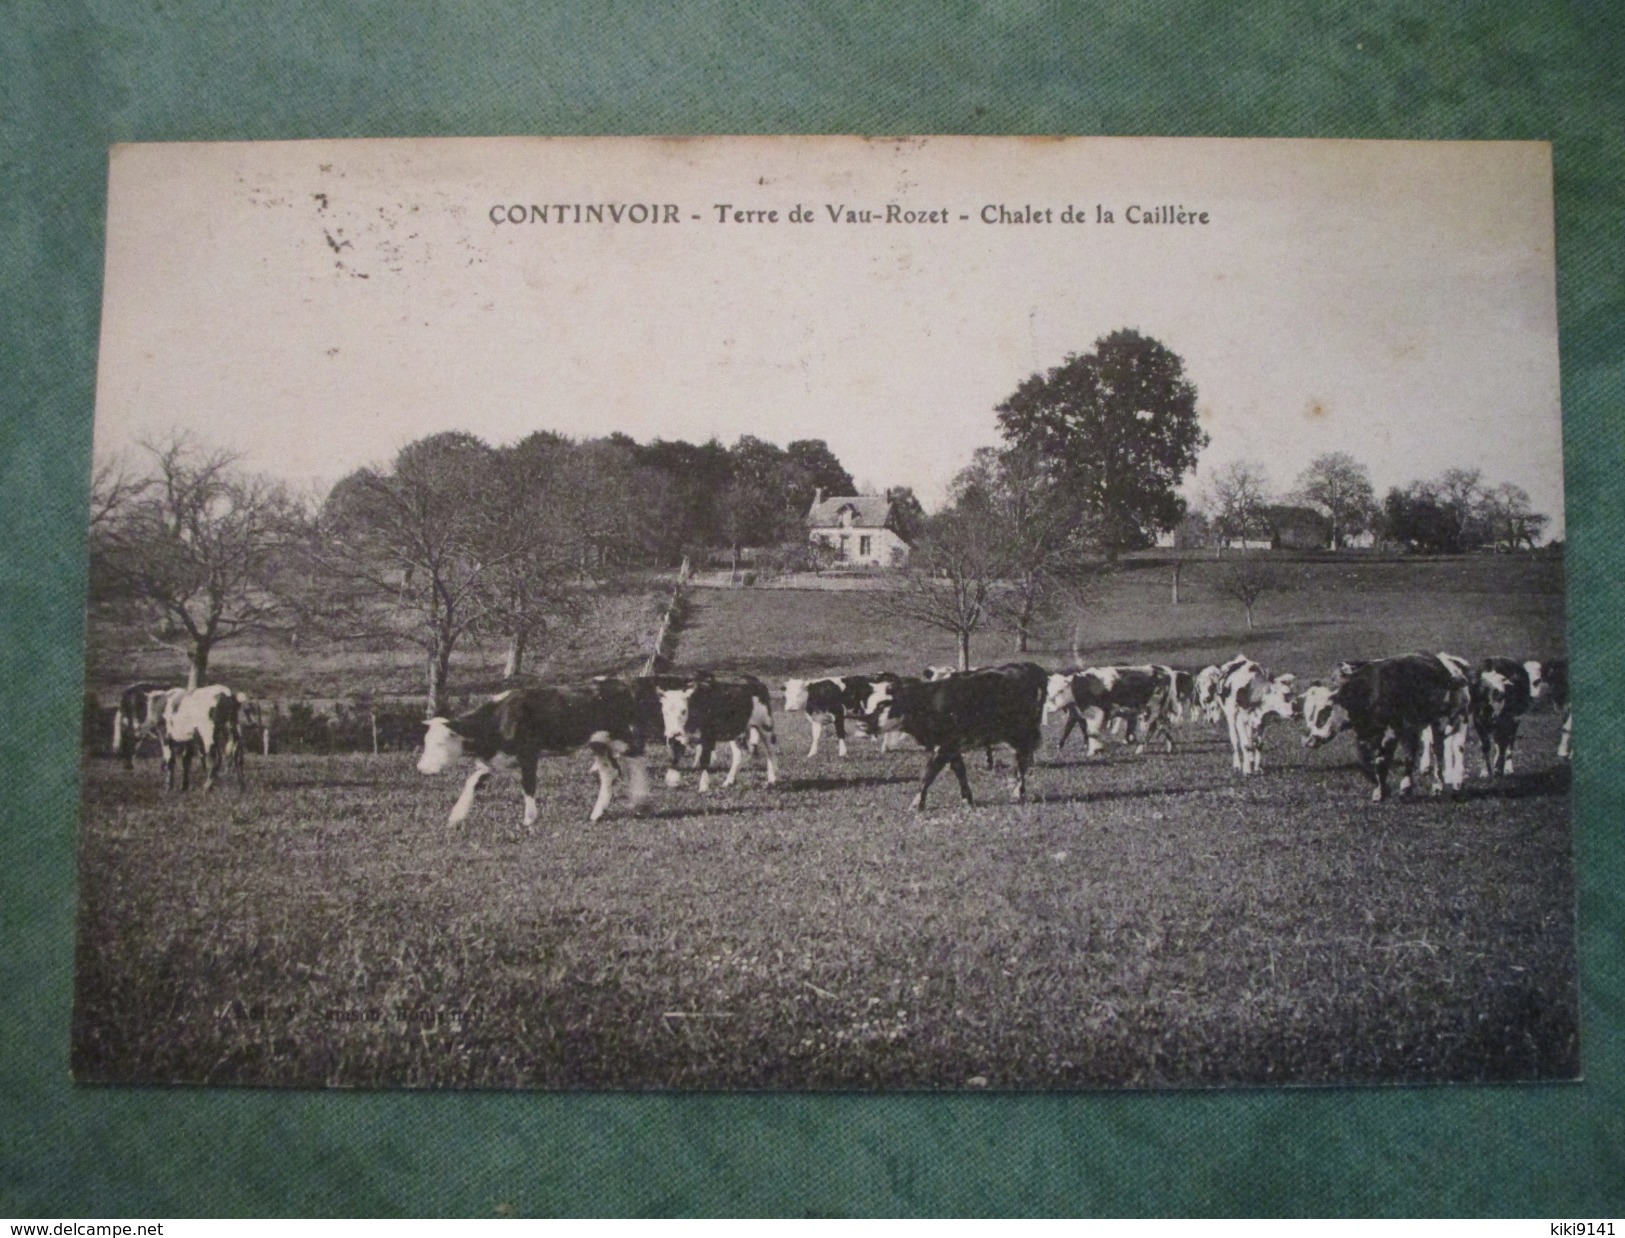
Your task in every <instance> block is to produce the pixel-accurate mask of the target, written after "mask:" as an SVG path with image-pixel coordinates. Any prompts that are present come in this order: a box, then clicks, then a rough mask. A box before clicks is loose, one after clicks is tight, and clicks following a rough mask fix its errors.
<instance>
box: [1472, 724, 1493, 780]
mask: <svg viewBox="0 0 1625 1238" xmlns="http://www.w3.org/2000/svg"><path fill="white" fill-rule="evenodd" d="M1474 726H1475V727H1476V728H1477V730H1478V746H1479V748H1480V750H1481V751H1482V753H1483V756H1484V777H1486V778H1494V777H1495V761H1494V749H1495V738H1494V736H1493V735H1492V734H1491V733H1490V731H1491V727H1490V724H1489V723H1474Z"/></svg>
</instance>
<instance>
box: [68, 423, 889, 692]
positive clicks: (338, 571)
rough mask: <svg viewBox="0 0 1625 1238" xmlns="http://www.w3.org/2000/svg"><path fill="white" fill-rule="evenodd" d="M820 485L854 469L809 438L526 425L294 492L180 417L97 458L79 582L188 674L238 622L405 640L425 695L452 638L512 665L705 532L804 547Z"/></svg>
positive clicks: (449, 441) (518, 669) (697, 545)
mask: <svg viewBox="0 0 1625 1238" xmlns="http://www.w3.org/2000/svg"><path fill="white" fill-rule="evenodd" d="M820 489H823V490H826V491H828V492H831V493H836V494H845V493H852V492H853V491H854V490H855V489H856V485H855V483H854V482H853V479H852V477H851V474H849V473H848V472H847V470H846V469H845V468H844V467H843V466H842V464H841V462H840V461H839V460H838V459H837V458H836V457H835V455H834V453H833V452H831V451H830V449H829V447H828V445H827V444H826V443H825V442H824V441H823V440H820V439H806V440H800V441H797V442H792V443H790V444H789V445H788V446H787V447H779V446H778V445H776V444H774V443H770V442H767V441H765V440H763V439H759V438H755V437H752V436H749V435H746V436H742V437H741V438H740V439H738V440H737V441H736V442H735V443H734V444H733V445H732V446H726V447H725V446H724V445H723V444H721V443H720V442H717V441H716V440H712V441H710V442H706V443H701V444H694V443H688V442H683V441H681V440H660V439H657V440H655V441H653V442H650V443H637V442H635V441H634V440H632V439H631V438H629V437H628V436H626V435H623V434H612V435H609V436H607V437H604V438H596V439H586V440H573V439H569V438H566V437H565V436H563V435H559V434H555V433H552V432H549V431H539V432H537V433H534V434H531V435H528V436H527V437H525V438H523V439H521V440H519V441H518V442H517V443H514V444H512V445H511V446H505V447H493V446H491V445H489V444H487V443H485V442H483V441H482V440H480V439H479V438H477V437H475V436H474V435H471V434H467V433H463V432H460V431H448V432H445V433H440V434H434V435H430V436H428V437H426V438H423V439H419V440H417V441H416V442H413V443H410V444H408V445H407V446H406V447H404V448H402V449H401V450H400V451H399V452H397V453H396V455H395V457H394V459H393V460H392V461H390V463H389V464H388V465H387V466H380V467H372V468H362V469H358V470H356V471H355V472H353V473H350V474H349V475H347V476H346V477H344V478H343V479H341V480H340V481H339V482H338V483H337V484H336V485H335V486H333V488H332V489H331V490H330V491H329V492H328V493H327V494H325V495H322V496H299V495H295V494H293V493H292V492H290V491H289V490H288V488H287V487H286V486H284V485H282V484H280V483H278V482H275V481H273V480H271V479H268V478H265V477H261V476H256V475H254V474H251V473H249V472H247V471H246V470H244V469H243V468H242V467H241V466H240V461H239V459H238V458H237V457H236V456H234V455H233V454H231V453H229V452H224V451H218V450H212V449H210V448H208V447H207V446H205V445H204V444H201V443H199V442H197V441H195V440H194V439H191V438H188V437H186V436H183V435H177V436H174V437H172V438H171V439H169V440H168V441H165V442H161V443H150V444H146V445H144V446H143V448H142V449H141V452H140V455H139V456H138V457H137V458H134V459H127V460H119V461H104V462H102V463H101V464H100V465H99V467H98V468H97V470H96V474H95V477H94V479H93V485H92V506H91V545H90V551H91V595H90V600H91V605H92V607H93V609H94V611H95V612H96V613H99V614H103V615H105V616H107V617H109V618H115V619H120V620H123V621H125V622H129V623H134V624H136V625H138V626H139V627H140V628H141V629H142V630H144V632H145V634H146V637H147V639H149V640H151V641H153V642H154V643H156V644H158V645H161V646H164V647H167V648H171V649H174V650H175V651H176V652H177V653H179V654H182V655H184V656H185V658H186V660H187V665H188V682H189V683H190V684H192V685H193V686H196V685H197V684H200V683H203V682H206V681H207V675H208V666H209V659H210V656H211V654H212V653H213V651H214V649H215V648H216V647H217V646H218V645H220V644H222V643H224V642H227V641H230V640H232V639H234V638H237V637H241V636H243V635H246V634H250V633H253V634H259V635H262V636H280V637H282V638H285V639H287V640H288V641H290V642H292V643H294V644H298V643H299V642H301V641H307V642H308V641H311V640H319V641H330V642H340V643H347V644H351V645H357V646H362V647H409V648H416V649H417V650H418V651H419V652H420V653H421V654H422V656H423V659H424V668H425V683H426V687H427V690H428V695H429V699H430V707H431V709H433V710H439V709H441V708H443V707H444V704H445V700H446V697H447V691H448V680H449V676H450V667H451V659H452V654H453V652H454V651H455V650H456V649H457V648H458V647H459V645H460V644H462V643H463V642H464V641H466V640H467V639H469V638H471V637H477V638H480V639H482V640H487V641H501V642H502V644H503V646H504V648H505V651H506V653H505V658H504V666H503V673H504V675H505V676H508V677H511V676H515V675H518V674H521V673H522V672H523V670H524V667H525V666H526V664H527V660H528V659H530V658H531V657H532V656H533V655H534V654H536V653H538V652H540V651H544V650H546V649H547V648H548V647H549V646H550V644H552V643H553V642H554V641H555V640H556V638H558V637H559V636H560V634H561V632H562V631H563V630H565V629H568V628H569V627H570V626H571V625H573V624H578V623H580V622H583V621H584V619H585V617H586V616H587V614H588V612H589V611H590V610H591V607H592V604H593V602H594V599H595V598H596V597H598V596H600V595H601V594H602V592H603V591H604V590H606V589H613V588H615V587H616V586H617V585H618V584H620V583H623V582H625V581H627V580H628V579H630V578H633V577H635V576H636V574H637V573H639V572H642V571H647V570H648V569H650V568H656V567H671V566H675V565H676V564H677V563H679V562H680V561H681V560H682V559H683V558H684V556H685V555H688V556H695V557H698V556H701V555H702V554H704V553H708V552H709V551H710V550H711V549H713V548H716V547H726V548H731V549H732V550H733V551H734V552H735V554H737V553H738V552H739V551H740V550H742V549H743V548H745V547H763V546H777V545H785V544H788V545H790V546H795V547H801V548H804V547H805V545H806V540H807V538H806V531H805V517H806V513H807V511H808V509H809V507H810V506H811V504H812V501H813V498H814V496H815V494H816V493H817V492H818V491H819V490H820ZM894 493H895V495H896V497H897V498H898V499H899V501H900V502H901V503H902V505H903V506H905V507H911V508H912V510H914V511H915V512H918V509H919V505H918V502H917V501H914V500H913V496H912V494H911V493H909V492H907V491H906V490H899V491H897V492H894Z"/></svg>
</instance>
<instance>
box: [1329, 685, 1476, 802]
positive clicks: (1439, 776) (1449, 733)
mask: <svg viewBox="0 0 1625 1238" xmlns="http://www.w3.org/2000/svg"><path fill="white" fill-rule="evenodd" d="M1415 656H1416V657H1421V658H1426V657H1430V656H1431V657H1436V658H1437V659H1438V660H1439V664H1440V665H1441V666H1443V667H1444V669H1445V671H1446V672H1447V673H1448V674H1449V675H1450V676H1451V678H1452V679H1453V680H1454V681H1455V685H1456V687H1455V691H1454V693H1453V694H1452V695H1451V698H1450V700H1451V702H1452V707H1453V708H1452V712H1450V713H1448V714H1447V715H1446V716H1444V717H1442V718H1440V719H1439V723H1438V728H1437V729H1438V731H1439V732H1440V745H1439V749H1438V752H1437V753H1436V752H1435V748H1434V742H1433V739H1434V730H1435V728H1434V727H1433V726H1427V727H1424V728H1423V729H1422V730H1421V732H1420V737H1419V743H1418V749H1417V755H1416V775H1417V777H1420V776H1421V775H1422V774H1423V773H1430V774H1431V775H1432V776H1433V791H1434V794H1438V792H1439V791H1441V790H1443V789H1444V788H1445V787H1447V786H1448V787H1450V788H1451V789H1452V790H1460V788H1461V786H1462V784H1463V783H1464V782H1465V781H1466V777H1467V755H1466V748H1467V726H1468V722H1469V720H1470V719H1469V717H1468V714H1467V712H1465V711H1464V709H1463V702H1464V701H1465V702H1470V701H1471V698H1472V687H1471V671H1470V668H1469V667H1468V664H1467V660H1466V659H1465V658H1460V657H1457V656H1456V655H1455V654H1452V653H1439V654H1432V655H1430V654H1427V653H1418V654H1416V655H1415ZM1366 665H1368V663H1367V662H1365V661H1357V662H1343V663H1341V664H1340V665H1339V666H1338V668H1337V671H1336V673H1335V674H1334V675H1333V676H1332V681H1331V683H1329V684H1323V683H1318V682H1317V683H1312V684H1310V685H1309V686H1308V687H1307V688H1305V689H1304V691H1303V699H1302V702H1301V707H1302V711H1303V719H1304V725H1305V731H1306V733H1305V735H1304V739H1303V745H1304V747H1305V748H1319V747H1320V746H1321V745H1322V744H1326V743H1330V742H1331V740H1333V739H1334V738H1336V737H1337V736H1338V735H1340V734H1341V733H1342V732H1344V731H1346V730H1349V729H1350V728H1351V722H1350V718H1349V714H1348V711H1347V710H1346V709H1344V708H1343V706H1342V705H1341V704H1340V703H1339V702H1338V700H1337V699H1336V694H1337V690H1338V689H1339V688H1341V687H1342V686H1343V685H1344V684H1345V683H1347V682H1348V681H1349V679H1350V678H1352V677H1353V675H1354V674H1355V673H1356V672H1357V671H1358V670H1359V669H1360V668H1361V667H1362V666H1366ZM1436 756H1437V758H1438V759H1437V760H1436V759H1435V757H1436ZM1411 787H1412V777H1411V773H1410V771H1407V772H1406V773H1405V774H1404V775H1403V776H1402V777H1401V778H1400V783H1399V791H1400V794H1402V795H1403V794H1404V793H1405V792H1407V791H1409V790H1410V789H1411Z"/></svg>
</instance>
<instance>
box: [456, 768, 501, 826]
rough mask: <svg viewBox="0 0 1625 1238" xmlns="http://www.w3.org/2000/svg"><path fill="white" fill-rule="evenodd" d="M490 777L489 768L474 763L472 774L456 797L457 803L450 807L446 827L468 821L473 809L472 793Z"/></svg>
mask: <svg viewBox="0 0 1625 1238" xmlns="http://www.w3.org/2000/svg"><path fill="white" fill-rule="evenodd" d="M490 776H491V767H490V766H489V765H487V764H486V763H485V762H484V761H475V762H474V772H473V773H472V774H470V775H469V776H468V781H467V782H465V783H463V793H462V794H461V795H459V796H458V797H457V802H456V803H455V804H453V805H452V806H451V816H449V817H447V818H446V824H447V825H461V824H462V823H463V822H464V821H466V820H467V819H468V811H469V809H471V808H473V807H474V792H476V791H478V790H479V789H480V783H482V782H484V781H485V780H486V779H487V778H489V777H490Z"/></svg>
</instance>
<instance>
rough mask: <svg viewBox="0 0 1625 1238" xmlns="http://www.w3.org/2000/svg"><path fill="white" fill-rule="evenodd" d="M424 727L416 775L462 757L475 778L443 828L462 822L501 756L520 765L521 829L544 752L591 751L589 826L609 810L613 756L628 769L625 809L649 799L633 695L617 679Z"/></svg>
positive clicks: (532, 694) (532, 806)
mask: <svg viewBox="0 0 1625 1238" xmlns="http://www.w3.org/2000/svg"><path fill="white" fill-rule="evenodd" d="M424 726H426V727H427V728H428V730H427V731H426V732H425V733H424V736H423V752H422V754H421V755H420V756H419V757H418V771H419V772H420V773H424V774H438V773H440V772H441V771H442V770H443V769H445V768H446V767H447V766H449V765H452V764H453V763H455V762H456V761H458V760H459V759H461V758H462V757H464V756H471V757H473V758H474V772H473V773H472V774H470V775H469V776H468V781H467V782H465V783H464V784H463V791H462V794H461V795H459V796H458V797H457V802H456V803H455V804H453V805H452V808H451V815H450V817H448V818H447V820H446V824H448V825H459V824H461V823H462V822H463V821H464V820H465V819H466V818H467V816H468V813H469V809H470V808H472V807H473V805H474V793H475V792H476V791H477V790H479V787H480V784H481V783H482V782H484V781H485V780H486V779H487V778H488V777H490V775H491V772H492V770H493V769H494V768H495V763H496V761H497V758H498V757H504V756H506V757H512V758H513V759H514V761H516V762H517V763H518V766H519V781H520V785H521V787H522V789H523V791H524V796H525V819H524V824H525V825H527V826H529V825H534V824H535V823H536V762H537V761H538V759H539V758H540V757H541V755H542V754H543V753H544V752H545V753H553V754H565V753H571V752H577V751H579V750H580V749H582V748H587V749H590V750H591V752H592V759H593V767H594V768H595V769H596V770H597V772H598V798H597V799H596V800H595V801H594V802H593V806H592V811H591V813H589V814H588V817H587V819H588V820H589V821H596V820H598V818H600V817H602V816H603V815H604V810H605V809H606V808H608V807H609V801H610V795H611V792H612V789H613V787H614V785H615V778H616V776H617V775H618V774H619V772H620V767H619V765H618V764H617V763H616V760H615V758H616V757H618V756H622V757H625V758H626V761H627V764H628V765H630V766H631V768H632V776H631V786H630V788H629V790H628V798H629V799H630V801H631V804H632V807H633V808H634V809H635V808H637V807H638V806H639V805H641V804H642V803H643V801H644V800H646V799H647V798H648V797H649V778H648V771H647V769H646V767H645V765H644V744H643V729H642V728H641V727H640V726H639V725H638V709H637V703H636V701H635V699H634V697H633V692H632V689H631V688H630V687H628V686H627V685H626V684H624V683H622V682H620V681H619V680H615V679H602V680H597V681H595V682H593V683H590V684H583V685H569V686H561V687H555V686H546V685H541V686H537V687H532V688H514V689H512V690H511V691H508V692H504V693H502V694H501V695H499V696H494V697H492V698H491V699H490V700H489V701H486V702H485V703H484V704H482V705H479V706H476V707H475V708H474V709H472V710H470V711H469V712H468V713H466V714H462V715H460V716H458V717H456V718H443V717H435V718H430V719H429V720H428V721H427V722H425V723H424Z"/></svg>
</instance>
